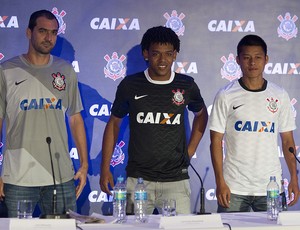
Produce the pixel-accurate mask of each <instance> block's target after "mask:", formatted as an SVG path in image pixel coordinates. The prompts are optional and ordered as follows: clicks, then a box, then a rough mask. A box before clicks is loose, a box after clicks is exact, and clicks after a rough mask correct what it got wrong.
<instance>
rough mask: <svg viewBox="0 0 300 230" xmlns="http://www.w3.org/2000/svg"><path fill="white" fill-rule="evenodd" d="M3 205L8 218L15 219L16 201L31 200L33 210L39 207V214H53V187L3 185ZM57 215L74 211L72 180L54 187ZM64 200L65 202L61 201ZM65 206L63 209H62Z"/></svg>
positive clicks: (74, 196)
mask: <svg viewBox="0 0 300 230" xmlns="http://www.w3.org/2000/svg"><path fill="white" fill-rule="evenodd" d="M4 194H5V203H6V206H7V209H8V217H17V206H18V200H32V204H33V208H34V207H35V206H36V204H38V205H39V208H40V210H41V214H53V211H52V210H53V209H52V206H53V205H52V197H53V185H51V186H41V187H24V186H17V185H12V184H4ZM56 197H57V214H62V213H64V211H68V210H69V209H71V210H73V211H76V195H75V184H74V180H71V181H68V182H66V183H63V184H58V185H56ZM63 200H65V201H63ZM64 205H65V207H64Z"/></svg>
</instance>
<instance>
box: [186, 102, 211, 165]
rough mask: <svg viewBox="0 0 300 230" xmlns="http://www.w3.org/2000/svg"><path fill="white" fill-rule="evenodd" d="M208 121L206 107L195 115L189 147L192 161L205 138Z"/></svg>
mask: <svg viewBox="0 0 300 230" xmlns="http://www.w3.org/2000/svg"><path fill="white" fill-rule="evenodd" d="M207 120H208V114H207V109H206V107H203V108H202V109H201V110H200V111H199V112H198V113H195V117H194V120H193V127H192V132H191V137H190V141H189V145H188V154H189V157H190V159H191V158H192V156H193V155H194V154H195V152H196V149H197V147H198V144H199V142H200V141H201V139H202V137H203V134H204V131H205V128H206V124H207Z"/></svg>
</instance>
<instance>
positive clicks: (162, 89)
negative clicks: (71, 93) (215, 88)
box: [112, 71, 205, 182]
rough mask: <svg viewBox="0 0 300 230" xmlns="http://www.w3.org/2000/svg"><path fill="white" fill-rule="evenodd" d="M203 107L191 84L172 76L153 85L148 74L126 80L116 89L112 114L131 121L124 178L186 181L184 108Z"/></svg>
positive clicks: (201, 100)
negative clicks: (127, 117) (125, 176)
mask: <svg viewBox="0 0 300 230" xmlns="http://www.w3.org/2000/svg"><path fill="white" fill-rule="evenodd" d="M204 106H205V104H204V101H203V99H202V97H201V95H200V90H199V88H198V86H197V85H196V83H195V82H194V80H193V79H192V78H191V77H189V76H186V75H183V74H177V73H176V74H175V73H174V72H173V73H172V76H171V78H170V80H169V81H163V82H162V81H153V80H152V79H151V78H150V77H149V75H148V72H147V71H145V73H143V72H140V73H137V74H135V75H132V76H127V77H126V78H125V79H124V80H123V81H122V82H121V83H120V85H119V87H118V90H117V93H116V99H115V101H114V104H113V108H112V114H113V115H115V116H117V117H124V116H126V115H127V114H128V113H129V117H130V141H129V147H128V155H129V158H128V165H127V168H126V170H127V175H128V176H131V177H143V178H144V179H145V180H150V181H161V182H164V181H178V180H183V179H187V178H189V177H188V172H187V167H188V165H189V158H188V155H187V143H186V133H185V121H187V117H185V116H186V114H185V113H186V108H187V107H188V109H189V110H191V111H193V112H199V111H200V110H201V109H202V108H203V107H204Z"/></svg>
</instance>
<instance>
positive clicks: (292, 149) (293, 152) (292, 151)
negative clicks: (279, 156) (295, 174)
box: [289, 147, 300, 164]
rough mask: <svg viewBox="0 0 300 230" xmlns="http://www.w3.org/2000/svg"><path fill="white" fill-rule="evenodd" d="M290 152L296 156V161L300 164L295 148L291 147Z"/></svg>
mask: <svg viewBox="0 0 300 230" xmlns="http://www.w3.org/2000/svg"><path fill="white" fill-rule="evenodd" d="M289 151H290V153H292V154H293V155H294V157H295V159H296V160H297V161H298V163H299V164H300V160H299V159H298V158H297V156H296V154H295V150H294V148H293V147H289Z"/></svg>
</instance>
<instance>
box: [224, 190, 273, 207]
mask: <svg viewBox="0 0 300 230" xmlns="http://www.w3.org/2000/svg"><path fill="white" fill-rule="evenodd" d="M251 209H252V210H253V211H254V212H260V211H267V197H266V196H244V195H236V194H232V193H231V198H230V207H229V208H224V207H222V206H221V205H219V204H218V212H250V211H251Z"/></svg>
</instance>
